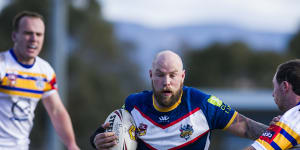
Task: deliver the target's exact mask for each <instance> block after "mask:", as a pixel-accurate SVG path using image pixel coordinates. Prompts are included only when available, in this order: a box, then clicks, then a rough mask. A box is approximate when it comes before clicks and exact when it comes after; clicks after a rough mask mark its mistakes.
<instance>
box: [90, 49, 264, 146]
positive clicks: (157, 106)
mask: <svg viewBox="0 0 300 150" xmlns="http://www.w3.org/2000/svg"><path fill="white" fill-rule="evenodd" d="M149 76H150V79H151V83H152V91H143V92H140V93H136V94H131V95H130V96H128V97H127V99H126V100H125V104H124V106H123V108H124V109H126V110H127V111H128V112H130V114H131V115H132V117H133V119H134V121H135V124H136V126H137V141H138V148H137V149H138V150H149V149H152V150H153V149H158V150H166V149H183V150H185V149H186V150H193V149H195V150H208V148H209V144H210V141H209V140H210V131H211V130H214V129H224V130H227V131H229V132H231V133H233V134H235V135H238V136H241V137H245V138H249V139H252V140H255V139H257V138H258V137H259V136H260V135H261V134H262V133H263V132H264V131H265V130H266V129H267V126H266V125H263V124H261V123H258V122H256V121H253V120H251V119H249V118H246V117H245V116H243V115H241V114H239V113H238V112H237V111H235V110H234V109H232V108H231V107H230V106H229V105H227V104H225V103H223V102H222V101H221V100H220V99H219V98H217V97H215V96H213V95H209V94H206V93H204V92H202V91H200V90H198V89H196V88H192V87H187V86H184V85H183V83H184V79H185V70H184V69H183V63H182V60H181V58H180V56H178V55H177V54H176V53H174V52H172V51H170V50H164V51H161V52H159V53H158V54H157V55H156V57H155V58H154V60H153V63H152V68H151V69H150V71H149ZM108 126H109V124H108V123H107V124H104V125H102V126H101V127H99V128H98V129H97V131H96V132H95V133H94V134H93V135H92V136H91V138H90V141H91V144H92V146H93V147H94V148H96V149H98V150H100V149H101V150H105V149H109V148H111V147H112V146H114V145H115V144H116V139H117V137H116V136H115V134H114V133H113V132H104V130H105V128H107V127H108Z"/></svg>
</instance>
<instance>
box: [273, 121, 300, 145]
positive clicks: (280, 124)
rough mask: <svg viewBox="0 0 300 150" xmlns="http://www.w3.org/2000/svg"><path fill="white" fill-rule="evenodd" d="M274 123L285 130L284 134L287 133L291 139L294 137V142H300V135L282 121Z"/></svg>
mask: <svg viewBox="0 0 300 150" xmlns="http://www.w3.org/2000/svg"><path fill="white" fill-rule="evenodd" d="M276 125H278V126H279V127H281V128H282V129H283V130H284V131H285V132H286V134H289V135H290V136H291V137H292V138H293V139H295V141H296V143H300V136H299V135H298V134H297V133H296V132H295V131H293V129H291V128H290V127H289V126H288V125H286V124H285V123H283V122H277V123H276ZM290 142H291V141H290Z"/></svg>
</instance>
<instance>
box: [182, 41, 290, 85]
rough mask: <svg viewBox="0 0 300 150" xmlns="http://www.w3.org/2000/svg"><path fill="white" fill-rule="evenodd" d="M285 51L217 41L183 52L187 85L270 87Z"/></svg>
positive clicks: (284, 56) (284, 57) (283, 58)
mask: <svg viewBox="0 0 300 150" xmlns="http://www.w3.org/2000/svg"><path fill="white" fill-rule="evenodd" d="M287 59H288V58H287V57H286V54H281V53H276V52H274V51H267V50H262V51H254V50H252V49H250V48H249V47H248V46H247V45H245V44H244V43H242V42H239V41H237V42H233V43H230V44H220V43H215V44H212V45H210V46H209V47H207V48H204V49H197V48H196V49H191V48H190V49H188V50H187V51H184V60H185V64H186V67H185V68H186V70H187V72H186V73H187V78H186V84H187V85H189V86H196V87H218V88H220V87H221V88H222V87H223V88H271V87H272V82H271V81H272V77H273V75H274V73H275V69H276V67H277V65H278V64H280V63H282V62H283V61H284V60H287Z"/></svg>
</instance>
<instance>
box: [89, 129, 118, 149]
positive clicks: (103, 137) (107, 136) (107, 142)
mask: <svg viewBox="0 0 300 150" xmlns="http://www.w3.org/2000/svg"><path fill="white" fill-rule="evenodd" d="M108 127H109V123H106V124H103V125H102V126H100V127H99V128H98V129H97V130H96V131H95V132H94V134H93V135H92V136H91V137H90V143H91V145H92V146H93V147H94V148H96V149H97V150H108V149H109V148H111V147H113V146H114V145H116V144H117V142H116V140H117V136H115V134H114V133H113V132H104V131H105V129H106V128H108Z"/></svg>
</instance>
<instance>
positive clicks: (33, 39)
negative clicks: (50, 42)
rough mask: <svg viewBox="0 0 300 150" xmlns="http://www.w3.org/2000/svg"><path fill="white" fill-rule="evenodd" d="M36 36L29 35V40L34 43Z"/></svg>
mask: <svg viewBox="0 0 300 150" xmlns="http://www.w3.org/2000/svg"><path fill="white" fill-rule="evenodd" d="M36 38H37V35H36V34H34V33H33V34H30V40H31V41H36Z"/></svg>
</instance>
